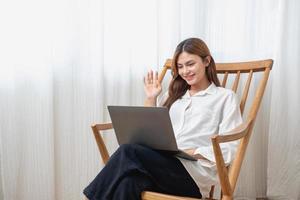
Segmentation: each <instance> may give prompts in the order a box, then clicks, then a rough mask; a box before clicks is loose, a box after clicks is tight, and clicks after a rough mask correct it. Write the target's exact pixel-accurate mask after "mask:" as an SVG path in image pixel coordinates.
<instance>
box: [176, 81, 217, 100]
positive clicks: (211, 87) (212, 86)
mask: <svg viewBox="0 0 300 200" xmlns="http://www.w3.org/2000/svg"><path fill="white" fill-rule="evenodd" d="M216 89H217V86H216V85H215V84H214V83H213V82H212V83H211V84H210V85H209V86H208V87H207V88H206V89H205V90H201V91H199V92H197V93H196V94H194V95H193V97H196V96H204V95H205V94H214V93H216ZM182 98H183V99H185V98H191V95H190V92H189V90H187V91H186V93H185V94H184V95H183V96H182Z"/></svg>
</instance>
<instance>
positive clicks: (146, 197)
mask: <svg viewBox="0 0 300 200" xmlns="http://www.w3.org/2000/svg"><path fill="white" fill-rule="evenodd" d="M142 199H143V200H199V199H196V198H191V197H179V196H174V195H167V194H161V193H157V192H148V191H146V192H143V194H142Z"/></svg>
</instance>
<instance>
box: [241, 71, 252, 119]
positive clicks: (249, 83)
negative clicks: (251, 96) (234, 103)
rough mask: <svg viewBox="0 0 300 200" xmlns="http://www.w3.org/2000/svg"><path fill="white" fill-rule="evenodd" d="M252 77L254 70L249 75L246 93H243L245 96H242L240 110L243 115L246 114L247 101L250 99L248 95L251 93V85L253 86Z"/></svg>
mask: <svg viewBox="0 0 300 200" xmlns="http://www.w3.org/2000/svg"><path fill="white" fill-rule="evenodd" d="M252 76H253V70H251V71H250V73H249V75H248V79H247V82H246V85H245V88H244V91H243V96H242V99H241V104H240V109H241V114H242V115H243V113H244V109H245V105H246V101H247V98H248V93H249V88H250V85H251V80H252Z"/></svg>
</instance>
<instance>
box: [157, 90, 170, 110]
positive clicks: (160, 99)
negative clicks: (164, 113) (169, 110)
mask: <svg viewBox="0 0 300 200" xmlns="http://www.w3.org/2000/svg"><path fill="white" fill-rule="evenodd" d="M168 96H169V92H165V93H164V94H163V95H161V96H159V97H158V98H157V101H156V105H157V107H162V106H163V104H164V103H165V102H166V100H167V99H168Z"/></svg>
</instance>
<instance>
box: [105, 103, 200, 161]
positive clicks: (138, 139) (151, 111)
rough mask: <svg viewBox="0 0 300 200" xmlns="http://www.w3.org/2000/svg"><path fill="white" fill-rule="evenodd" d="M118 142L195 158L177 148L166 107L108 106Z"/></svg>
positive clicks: (194, 159) (190, 158)
mask: <svg viewBox="0 0 300 200" xmlns="http://www.w3.org/2000/svg"><path fill="white" fill-rule="evenodd" d="M107 107H108V111H109V115H110V118H111V121H112V124H113V127H114V130H115V133H116V137H117V140H118V143H119V145H122V144H141V145H144V146H147V147H150V148H152V149H155V150H160V151H163V152H166V153H170V154H172V155H175V156H178V157H180V158H184V159H188V160H193V161H196V160H197V159H196V158H194V157H193V156H191V155H189V154H187V153H185V152H184V151H181V150H179V149H178V147H177V143H176V139H175V135H174V131H173V127H172V123H171V119H170V116H169V111H168V109H167V108H166V107H141V106H107Z"/></svg>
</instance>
